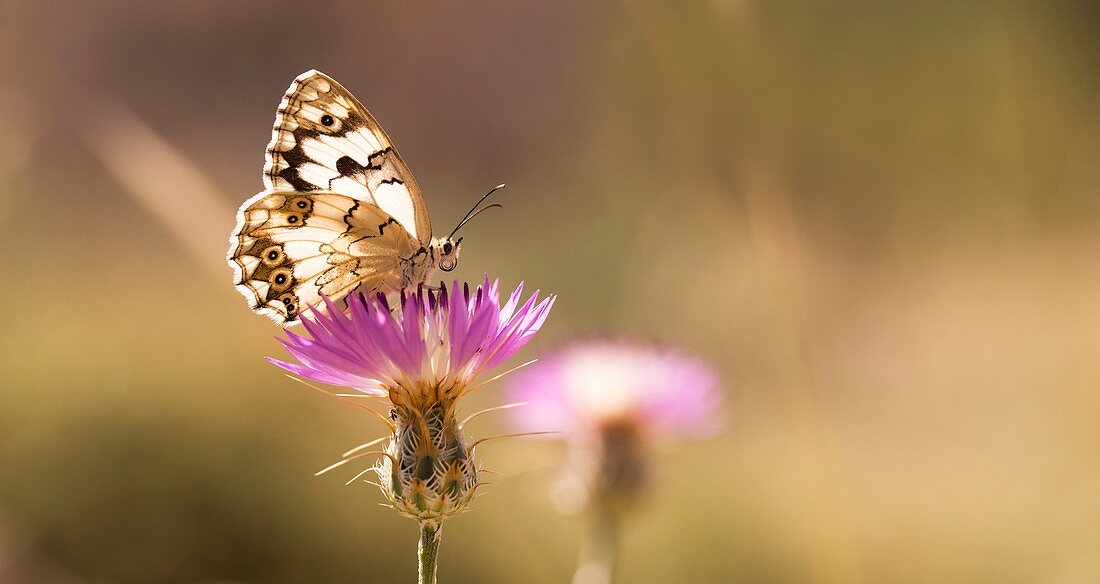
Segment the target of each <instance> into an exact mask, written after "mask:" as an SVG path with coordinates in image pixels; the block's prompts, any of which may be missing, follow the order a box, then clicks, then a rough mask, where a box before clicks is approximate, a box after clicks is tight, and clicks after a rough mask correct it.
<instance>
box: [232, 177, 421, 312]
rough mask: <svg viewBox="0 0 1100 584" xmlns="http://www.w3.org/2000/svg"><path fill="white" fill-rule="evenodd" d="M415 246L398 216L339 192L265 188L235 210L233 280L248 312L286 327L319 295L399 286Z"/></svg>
mask: <svg viewBox="0 0 1100 584" xmlns="http://www.w3.org/2000/svg"><path fill="white" fill-rule="evenodd" d="M418 247H419V244H418V243H417V242H416V240H415V239H413V238H412V237H411V236H410V235H409V233H408V232H406V231H405V229H404V227H403V226H402V225H401V223H400V222H398V221H397V219H396V218H394V217H393V216H391V215H389V214H388V213H386V212H385V211H383V210H382V209H380V208H378V207H377V206H375V205H372V204H369V203H365V202H364V201H361V200H359V199H355V198H353V197H349V196H346V195H343V194H339V193H334V192H328V191H316V192H297V191H264V192H262V193H259V194H257V195H256V196H254V197H252V198H251V199H249V200H248V201H247V202H245V204H244V205H242V206H241V209H240V211H239V212H238V213H237V227H236V229H235V230H234V232H233V236H232V237H231V238H230V250H229V263H230V265H231V266H232V267H233V276H234V280H233V283H234V285H235V286H236V288H237V290H238V291H240V292H241V293H242V294H244V296H245V297H246V298H247V299H248V300H249V304H250V305H251V306H252V309H253V310H255V311H256V312H259V313H261V314H266V315H267V316H269V317H271V318H272V319H274V320H275V321H276V322H279V323H283V324H289V323H292V322H296V321H297V319H298V316H299V315H300V313H301V311H302V310H304V309H305V308H306V307H308V306H313V305H316V304H318V303H319V302H320V300H321V296H320V295H321V294H324V295H325V296H327V297H329V298H330V299H333V300H339V299H340V298H342V297H344V296H345V295H347V294H348V293H349V292H351V291H352V290H354V289H355V288H356V287H360V289H361V290H362V291H364V292H371V291H374V290H390V289H398V288H399V287H400V286H401V284H402V281H401V279H402V269H401V263H402V261H403V260H404V259H405V258H408V257H410V256H411V255H412V254H413V253H415V251H416V249H417V248H418Z"/></svg>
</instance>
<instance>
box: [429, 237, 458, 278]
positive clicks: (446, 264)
mask: <svg viewBox="0 0 1100 584" xmlns="http://www.w3.org/2000/svg"><path fill="white" fill-rule="evenodd" d="M432 247H434V248H435V254H434V255H435V257H436V261H437V263H438V265H439V269H441V270H443V271H444V272H450V271H451V270H453V269H455V268H456V267H458V250H459V248H461V247H462V238H461V237H459V238H451V237H444V238H442V239H437V240H435V241H434V242H432Z"/></svg>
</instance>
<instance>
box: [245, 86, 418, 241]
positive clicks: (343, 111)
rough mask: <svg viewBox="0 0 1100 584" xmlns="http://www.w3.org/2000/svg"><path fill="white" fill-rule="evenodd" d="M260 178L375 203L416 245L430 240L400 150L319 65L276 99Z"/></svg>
mask: <svg viewBox="0 0 1100 584" xmlns="http://www.w3.org/2000/svg"><path fill="white" fill-rule="evenodd" d="M264 185H265V186H266V187H267V188H268V189H271V190H293V191H299V192H312V191H330V192H335V193H340V194H342V195H347V196H348V197H351V198H353V199H356V200H359V201H363V202H365V203H370V204H373V205H377V206H378V207H379V208H381V209H382V210H383V211H385V212H386V213H388V214H389V215H390V216H392V217H393V218H394V219H396V220H397V221H398V222H400V223H401V225H402V226H403V227H404V228H405V231H406V232H407V233H408V234H409V235H411V236H412V237H413V238H414V239H416V240H417V241H419V242H420V243H421V244H422V245H427V244H428V242H430V241H431V235H432V233H431V223H430V222H429V220H428V210H427V208H426V206H425V204H424V199H423V197H422V196H421V194H420V187H419V186H417V184H416V179H415V178H413V176H412V173H411V172H410V171H409V168H408V166H406V165H405V162H404V161H403V160H402V159H401V155H400V154H398V152H397V150H396V149H395V148H394V146H393V143H392V142H391V141H390V139H389V137H388V136H387V135H386V133H385V131H383V130H382V127H381V126H380V125H378V122H377V121H376V120H375V119H374V117H373V116H371V115H370V113H369V112H368V111H367V110H366V108H364V107H363V106H362V104H360V103H359V101H358V100H357V99H355V97H354V96H353V95H352V94H351V93H350V92H348V90H346V89H344V87H343V86H342V85H340V84H339V83H337V82H336V81H335V80H333V79H332V78H331V77H329V76H327V75H325V74H324V73H321V72H319V71H309V72H306V73H303V74H302V75H299V76H298V78H297V79H295V80H294V82H293V83H292V84H291V85H290V89H288V90H287V93H286V96H284V97H283V101H282V103H280V104H279V110H278V113H277V115H276V117H275V126H274V128H273V129H272V136H271V143H270V144H268V147H267V162H266V164H265V166H264Z"/></svg>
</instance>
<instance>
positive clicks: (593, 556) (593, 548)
mask: <svg viewBox="0 0 1100 584" xmlns="http://www.w3.org/2000/svg"><path fill="white" fill-rule="evenodd" d="M600 515H601V516H600V517H597V518H595V519H594V520H593V522H592V528H591V532H590V533H589V535H588V539H587V541H585V544H584V547H583V548H582V549H581V557H580V561H579V562H578V563H577V571H576V572H574V573H573V584H612V582H614V581H615V564H616V559H617V557H618V555H619V521H618V519H617V518H616V517H614V516H613V515H612V514H600Z"/></svg>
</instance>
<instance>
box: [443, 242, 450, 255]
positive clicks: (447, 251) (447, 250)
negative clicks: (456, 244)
mask: <svg viewBox="0 0 1100 584" xmlns="http://www.w3.org/2000/svg"><path fill="white" fill-rule="evenodd" d="M451 249H452V247H451V242H449V241H448V242H447V243H444V244H443V254H444V255H451Z"/></svg>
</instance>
